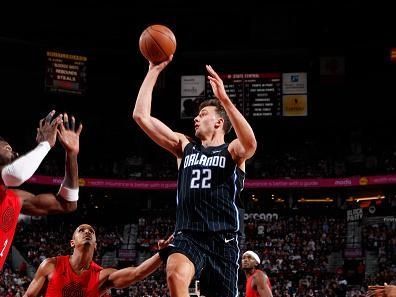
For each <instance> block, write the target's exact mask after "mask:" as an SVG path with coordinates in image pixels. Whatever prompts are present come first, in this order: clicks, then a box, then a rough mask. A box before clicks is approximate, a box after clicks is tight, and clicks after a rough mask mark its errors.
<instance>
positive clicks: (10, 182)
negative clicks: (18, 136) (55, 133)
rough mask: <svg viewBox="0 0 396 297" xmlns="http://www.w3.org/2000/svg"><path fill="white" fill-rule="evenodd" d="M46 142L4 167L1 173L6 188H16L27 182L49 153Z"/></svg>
mask: <svg viewBox="0 0 396 297" xmlns="http://www.w3.org/2000/svg"><path fill="white" fill-rule="evenodd" d="M50 149H51V146H50V144H49V143H48V141H43V142H40V143H39V144H38V145H37V147H36V148H34V149H33V150H31V151H30V152H28V153H27V154H25V155H23V156H21V157H20V158H18V159H16V160H15V161H13V162H12V163H11V164H9V165H7V166H5V167H4V168H3V169H2V171H1V176H2V179H3V182H4V184H5V185H6V186H11V187H17V186H20V185H21V184H23V183H24V182H25V181H26V180H28V179H29V178H30V177H31V176H32V175H33V174H34V172H35V171H36V170H37V168H38V167H39V166H40V164H41V162H42V161H43V159H44V158H45V156H46V155H47V154H48V152H49V151H50Z"/></svg>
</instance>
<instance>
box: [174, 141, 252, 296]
mask: <svg viewBox="0 0 396 297" xmlns="http://www.w3.org/2000/svg"><path fill="white" fill-rule="evenodd" d="M244 178H245V173H244V172H243V171H242V170H241V169H240V168H238V166H237V164H235V162H234V161H233V159H232V157H231V154H230V152H229V151H228V144H222V145H220V146H216V147H206V148H205V147H203V146H202V145H199V144H194V143H189V144H187V145H186V147H185V148H184V152H183V159H182V161H181V164H180V167H179V175H178V185H177V208H176V229H175V240H174V243H173V245H172V246H171V247H170V253H174V252H178V253H182V254H184V255H185V256H187V257H188V258H189V259H190V260H191V261H192V262H193V263H194V265H195V272H196V277H197V278H198V277H200V276H201V272H202V278H201V293H202V295H204V296H210V297H213V296H223V297H224V296H237V295H238V289H237V280H238V277H237V275H238V268H239V265H238V261H239V248H238V232H239V230H240V220H239V210H238V207H237V201H238V200H239V195H240V192H241V191H242V189H243V182H244Z"/></svg>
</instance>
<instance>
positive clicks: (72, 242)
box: [70, 239, 75, 248]
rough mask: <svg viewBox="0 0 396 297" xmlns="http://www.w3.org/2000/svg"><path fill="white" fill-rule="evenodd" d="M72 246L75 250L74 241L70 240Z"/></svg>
mask: <svg viewBox="0 0 396 297" xmlns="http://www.w3.org/2000/svg"><path fill="white" fill-rule="evenodd" d="M70 246H71V247H72V248H74V246H75V243H74V239H72V240H70Z"/></svg>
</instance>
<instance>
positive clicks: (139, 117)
mask: <svg viewBox="0 0 396 297" xmlns="http://www.w3.org/2000/svg"><path fill="white" fill-rule="evenodd" d="M132 118H133V120H134V121H135V122H136V123H138V124H141V123H143V121H144V115H143V113H141V112H139V111H138V110H136V109H135V110H134V111H133V113H132Z"/></svg>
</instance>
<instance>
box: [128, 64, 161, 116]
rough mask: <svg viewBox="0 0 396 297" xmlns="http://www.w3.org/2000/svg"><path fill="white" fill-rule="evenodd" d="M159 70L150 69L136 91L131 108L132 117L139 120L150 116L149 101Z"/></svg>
mask: <svg viewBox="0 0 396 297" xmlns="http://www.w3.org/2000/svg"><path fill="white" fill-rule="evenodd" d="M158 75H159V72H158V71H156V70H150V71H149V72H148V73H147V75H146V77H145V79H144V81H143V83H142V85H141V87H140V90H139V93H138V96H137V99H136V103H135V109H134V110H133V119H134V120H135V121H139V119H141V118H143V117H150V114H151V101H152V94H153V89H154V86H155V83H156V82H157V78H158Z"/></svg>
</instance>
